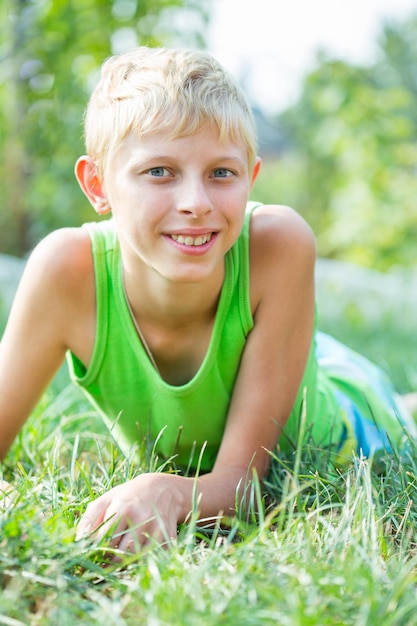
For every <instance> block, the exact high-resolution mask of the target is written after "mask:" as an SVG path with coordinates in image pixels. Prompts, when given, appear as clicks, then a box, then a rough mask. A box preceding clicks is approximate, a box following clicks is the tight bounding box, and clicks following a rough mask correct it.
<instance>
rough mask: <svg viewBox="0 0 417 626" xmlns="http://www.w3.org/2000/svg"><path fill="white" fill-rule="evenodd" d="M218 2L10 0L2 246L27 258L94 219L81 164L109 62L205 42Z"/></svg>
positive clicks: (2, 35)
mask: <svg viewBox="0 0 417 626" xmlns="http://www.w3.org/2000/svg"><path fill="white" fill-rule="evenodd" d="M208 2H210V0H203V1H201V0H70V1H69V2H68V1H67V0H2V3H1V6H0V41H1V44H0V62H1V65H0V110H1V111H2V116H1V117H0V145H1V147H0V150H1V152H0V180H1V181H2V205H1V207H0V250H1V251H3V252H7V253H10V254H15V255H24V254H25V253H27V251H28V250H30V249H31V248H32V247H33V245H34V244H35V243H36V242H37V241H38V240H39V239H40V238H41V237H43V236H44V235H45V234H46V233H47V232H49V231H50V230H51V229H53V228H57V227H60V226H63V225H75V224H80V223H81V222H82V221H85V220H88V219H92V215H91V211H90V209H89V207H88V206H87V203H86V202H85V200H84V198H83V197H82V195H81V192H80V191H79V190H78V188H77V187H78V186H77V185H76V183H75V182H74V181H75V179H74V176H73V167H74V162H75V160H76V158H77V157H78V155H79V154H81V153H82V152H83V141H82V116H83V110H84V108H85V105H86V102H87V99H88V96H89V93H90V91H91V88H92V86H93V84H94V83H95V80H96V77H97V72H98V69H99V66H100V65H101V63H102V61H103V60H104V59H105V58H106V57H108V56H109V55H111V54H114V53H119V52H123V51H125V50H127V49H129V48H131V47H133V46H135V45H143V44H146V45H151V46H152V45H160V44H163V45H171V44H172V45H174V44H176V45H183V46H196V47H203V46H204V37H203V33H204V30H205V24H206V22H207V19H208V18H207V6H208Z"/></svg>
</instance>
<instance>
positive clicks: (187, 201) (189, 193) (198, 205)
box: [177, 182, 213, 217]
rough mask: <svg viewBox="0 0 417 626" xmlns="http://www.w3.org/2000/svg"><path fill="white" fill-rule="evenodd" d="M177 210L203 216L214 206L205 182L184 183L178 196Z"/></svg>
mask: <svg viewBox="0 0 417 626" xmlns="http://www.w3.org/2000/svg"><path fill="white" fill-rule="evenodd" d="M177 210H178V211H180V212H181V213H187V214H189V215H192V216H195V217H203V216H204V215H206V214H207V213H210V211H212V210H213V206H212V203H211V200H210V197H209V195H208V193H207V190H206V188H205V186H204V184H203V183H197V182H194V183H192V184H188V185H184V187H183V188H182V189H181V192H180V193H179V194H178V198H177Z"/></svg>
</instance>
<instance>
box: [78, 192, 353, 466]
mask: <svg viewBox="0 0 417 626" xmlns="http://www.w3.org/2000/svg"><path fill="white" fill-rule="evenodd" d="M257 205H258V204H257V203H249V204H248V210H247V215H246V218H245V222H244V227H243V229H242V232H241V235H240V236H239V238H238V240H237V241H236V243H235V244H234V245H233V247H232V248H231V249H230V250H229V252H228V253H227V254H226V257H225V277H224V283H223V287H222V291H221V296H220V300H219V304H218V309H217V313H216V318H215V323H214V328H213V332H212V337H211V341H210V345H209V348H208V351H207V354H206V356H205V358H204V361H203V363H202V365H201V367H200V369H199V370H198V372H197V373H196V375H195V376H194V378H192V380H190V381H189V382H187V383H186V384H184V385H181V386H173V385H170V384H168V383H167V382H165V381H164V380H163V379H162V378H161V376H160V375H159V373H158V372H157V371H156V369H155V368H154V366H153V365H152V363H151V361H150V359H149V356H148V354H147V352H146V350H145V348H144V346H143V344H142V342H141V340H140V338H139V336H138V333H137V330H136V328H135V325H134V322H133V320H132V317H131V313H130V310H129V305H128V302H127V300H126V296H125V292H124V287H123V280H122V266H121V255H120V248H119V243H118V239H117V236H116V233H115V231H114V228H113V224H112V221H111V220H110V221H105V222H94V223H91V224H86V225H85V226H86V227H87V228H88V231H89V234H90V237H91V241H92V251H93V258H94V268H95V277H96V292H97V295H96V301H97V327H96V339H95V344H94V349H93V355H92V359H91V363H90V365H89V367H88V369H86V368H85V366H84V365H83V364H82V363H81V362H80V361H79V360H78V359H77V357H76V356H75V355H74V354H72V353H68V355H67V360H68V365H69V370H70V376H71V378H72V380H73V381H74V382H75V383H76V384H77V385H79V386H80V387H81V389H82V390H83V391H84V393H85V394H86V395H87V397H88V398H89V399H90V401H91V402H92V403H93V405H95V406H96V407H97V409H98V410H99V411H100V413H101V415H102V417H103V419H104V421H105V423H106V425H107V426H108V428H109V430H110V431H111V433H112V435H113V437H114V439H115V440H116V442H117V444H118V445H119V447H120V448H121V449H122V450H123V451H124V452H125V453H126V454H130V453H131V452H132V449H134V448H136V447H138V448H139V450H140V451H142V452H143V451H146V450H148V451H149V450H150V449H152V450H155V451H156V452H157V454H158V455H159V457H160V458H161V457H163V458H167V459H169V458H171V457H173V456H175V462H176V463H177V464H178V465H179V466H182V467H190V468H194V469H195V468H196V467H197V466H199V467H200V468H201V470H202V471H208V470H210V469H211V467H212V466H213V464H214V461H215V458H216V455H217V451H218V449H219V446H220V443H221V440H222V435H223V431H224V428H225V423H226V418H227V414H228V409H229V404H230V400H231V396H232V392H233V387H234V384H235V380H236V377H237V374H238V370H239V363H240V360H241V357H242V352H243V350H244V347H245V344H246V340H247V338H248V335H249V333H250V331H251V329H252V328H253V318H252V314H251V309H250V299H249V224H250V216H251V213H252V210H253V208H254V207H255V206H257ZM319 379H320V380H319ZM304 389H306V390H307V396H306V397H307V407H308V411H307V415H308V421H309V422H310V423H311V427H312V428H313V429H318V432H317V434H318V435H319V439H320V440H321V441H323V443H324V442H325V441H327V440H328V438H329V433H330V431H332V432H333V435H334V434H335V433H334V428H335V424H334V417H335V414H336V413H337V406H336V401H335V398H334V395H333V393H331V390H330V389H329V388H328V387H327V382H326V379H322V376H321V374H320V372H319V370H318V368H317V363H316V360H315V355H314V342H313V344H312V346H311V350H310V355H309V358H308V363H307V366H306V370H305V374H304V378H303V381H302V383H301V386H300V390H299V393H298V396H297V400H296V402H295V405H294V408H293V410H292V413H291V416H290V418H289V421H288V424H287V427H286V429H285V432H284V434H283V435H282V436H281V440H280V445H281V447H282V448H284V450H285V449H286V448H287V447H288V441H292V442H294V441H296V440H297V433H298V424H299V417H300V412H301V404H302V400H303V392H304ZM317 414H319V415H320V420H316V419H315V418H316V415H317ZM341 428H342V424H340V427H338V429H339V432H338V433H336V439H337V437H338V436H339V435H340V431H341Z"/></svg>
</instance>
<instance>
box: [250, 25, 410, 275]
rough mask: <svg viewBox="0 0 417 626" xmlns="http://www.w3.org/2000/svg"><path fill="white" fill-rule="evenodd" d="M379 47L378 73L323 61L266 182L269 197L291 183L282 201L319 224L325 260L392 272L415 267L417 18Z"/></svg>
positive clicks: (284, 119)
mask: <svg viewBox="0 0 417 626" xmlns="http://www.w3.org/2000/svg"><path fill="white" fill-rule="evenodd" d="M380 43H381V60H380V61H379V62H378V63H376V64H375V65H373V66H372V67H365V68H362V67H354V66H351V65H349V64H347V63H344V62H341V61H337V60H336V61H335V60H329V59H327V58H326V57H325V56H323V55H321V56H319V64H318V68H317V70H316V71H314V72H312V73H311V74H310V75H309V76H308V77H307V78H306V81H305V84H304V89H303V93H302V96H301V98H300V100H299V102H298V103H297V104H296V106H294V107H292V108H291V109H289V110H288V111H286V112H285V113H284V114H282V115H281V116H280V117H279V119H278V123H279V126H280V128H281V129H283V130H284V132H285V133H286V135H287V137H288V138H289V139H290V140H291V141H292V144H293V145H292V149H291V150H290V151H289V152H288V153H287V154H286V155H284V156H283V157H282V158H281V160H280V161H279V162H277V163H275V164H272V163H269V164H267V171H268V174H269V175H268V177H267V179H265V177H264V178H263V179H261V180H262V181H263V182H262V185H263V186H264V194H265V195H266V194H267V193H268V192H267V191H266V190H267V188H272V186H273V185H274V186H275V188H278V189H279V187H280V185H281V186H282V181H286V183H287V185H291V184H292V187H291V189H289V190H287V192H286V196H285V197H281V198H282V200H283V201H284V202H288V198H289V200H290V202H292V203H293V206H295V207H296V208H297V209H298V210H299V211H300V213H302V214H303V215H304V216H305V217H306V219H307V220H308V221H309V223H310V224H311V225H312V227H313V229H314V231H315V232H316V234H317V235H318V251H319V254H320V255H321V256H326V257H335V258H339V259H344V260H348V261H352V262H355V263H359V264H362V265H366V266H370V267H374V268H378V269H382V270H383V269H387V268H388V267H391V266H393V265H395V264H405V265H411V264H415V263H416V253H415V248H416V241H417V200H416V199H417V176H416V171H417V73H416V67H417V18H413V19H411V20H408V21H407V22H406V23H404V24H390V25H389V26H386V27H385V30H384V34H383V37H382V40H381V42H380ZM274 170H275V172H276V176H275V178H276V179H278V180H279V181H281V183H278V182H277V181H276V180H275V181H274V174H273V172H274ZM259 191H261V189H260V188H259ZM260 196H262V193H261V194H260V193H258V194H257V197H260ZM262 199H263V198H262ZM274 201H275V202H276V201H279V198H277V197H275V200H274Z"/></svg>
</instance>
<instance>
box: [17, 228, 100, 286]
mask: <svg viewBox="0 0 417 626" xmlns="http://www.w3.org/2000/svg"><path fill="white" fill-rule="evenodd" d="M26 271H27V272H29V273H30V274H32V275H33V276H36V275H37V277H38V279H39V280H41V281H42V282H46V283H48V282H50V283H54V284H56V281H58V280H59V281H60V284H61V285H63V286H64V285H65V286H66V287H67V288H68V286H69V285H70V284H71V283H74V285H76V284H77V282H79V281H80V279H82V278H83V277H90V275H91V274H92V272H93V262H92V255H91V240H90V237H89V235H88V232H87V231H86V230H85V229H84V228H79V227H75V228H61V229H58V230H55V231H53V232H51V233H50V234H49V235H47V236H46V237H45V238H44V239H42V240H41V241H40V242H39V243H38V244H37V246H36V247H35V248H34V250H33V251H32V253H31V255H30V257H29V259H28V261H27V268H26Z"/></svg>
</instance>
